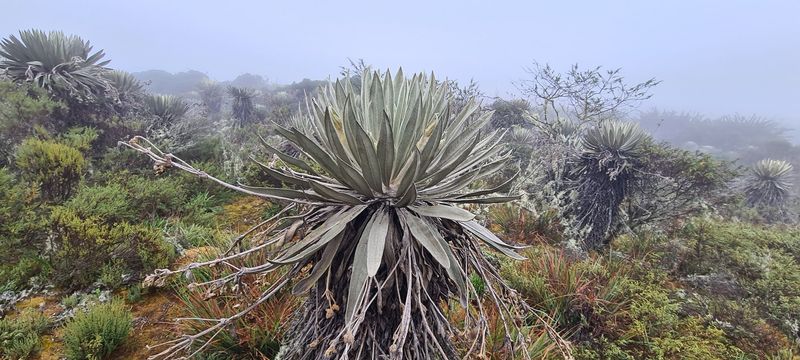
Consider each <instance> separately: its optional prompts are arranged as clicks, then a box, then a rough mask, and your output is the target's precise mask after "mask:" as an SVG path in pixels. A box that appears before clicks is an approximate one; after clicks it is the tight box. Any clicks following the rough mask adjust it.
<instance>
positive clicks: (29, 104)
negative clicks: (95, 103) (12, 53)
mask: <svg viewBox="0 0 800 360" xmlns="http://www.w3.org/2000/svg"><path fill="white" fill-rule="evenodd" d="M61 107H62V105H61V104H59V103H58V102H55V101H52V100H50V98H49V96H48V95H47V93H46V92H45V91H44V90H42V89H40V88H37V87H34V86H30V85H28V84H24V85H21V84H14V83H11V82H8V81H0V166H4V165H8V164H9V163H11V162H12V158H11V157H12V150H13V149H14V146H15V145H16V144H18V143H19V142H20V141H22V139H23V138H25V137H28V136H30V135H31V134H32V131H33V128H34V127H35V126H41V125H46V124H50V123H52V121H51V120H50V115H51V114H52V113H53V111H55V110H56V109H59V108H61Z"/></svg>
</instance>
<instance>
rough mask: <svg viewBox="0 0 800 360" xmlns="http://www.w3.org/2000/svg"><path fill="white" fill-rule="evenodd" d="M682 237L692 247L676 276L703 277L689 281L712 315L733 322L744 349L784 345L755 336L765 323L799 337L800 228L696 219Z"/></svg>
mask: <svg viewBox="0 0 800 360" xmlns="http://www.w3.org/2000/svg"><path fill="white" fill-rule="evenodd" d="M678 235H679V236H681V237H682V238H685V239H686V245H687V249H688V250H687V251H686V252H685V254H684V255H683V256H682V257H681V261H680V262H679V265H678V269H677V271H676V272H677V274H676V275H677V276H681V277H687V278H697V279H705V280H704V281H699V280H698V281H692V282H688V283H687V285H688V287H689V288H690V289H691V290H692V291H694V292H696V293H698V296H702V297H703V298H704V301H705V302H706V303H708V304H709V305H710V306H706V307H707V308H708V310H706V312H707V313H708V315H709V316H713V317H715V318H718V319H720V320H721V321H725V322H727V323H730V327H731V331H735V332H736V336H735V338H736V339H737V341H740V342H742V343H746V344H743V345H742V346H743V347H747V348H752V349H761V350H767V349H766V346H765V344H770V343H772V344H774V346H773V347H772V348H770V349H768V350H769V351H766V354H769V353H770V352H775V351H777V348H779V347H781V346H782V344H780V343H776V342H775V341H774V340H773V339H767V338H764V337H759V336H757V331H756V330H757V329H756V328H757V327H763V326H765V325H759V324H761V323H764V322H765V324H766V325H769V326H772V327H776V328H778V329H780V330H781V331H782V332H783V333H784V334H785V336H787V337H789V339H791V340H795V339H797V330H796V326H797V325H796V324H798V323H800V242H798V239H800V229H797V228H795V227H784V226H767V225H753V224H748V223H742V222H730V221H721V220H714V219H702V218H697V219H693V220H692V221H689V222H688V223H687V224H686V225H685V226H684V227H683V228H682V229H681V230H680V231H679V232H678ZM732 304H736V306H732ZM766 333H769V331H766ZM775 335H776V334H769V337H772V338H774V337H775ZM766 354H765V356H766Z"/></svg>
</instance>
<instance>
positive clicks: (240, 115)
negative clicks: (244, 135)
mask: <svg viewBox="0 0 800 360" xmlns="http://www.w3.org/2000/svg"><path fill="white" fill-rule="evenodd" d="M228 95H230V96H231V98H233V103H232V104H231V115H232V116H233V118H234V119H235V120H236V126H238V127H244V126H245V125H247V124H250V123H251V122H252V121H253V120H254V119H255V107H254V106H253V98H254V97H255V96H256V92H255V91H253V90H250V89H247V88H239V87H235V86H229V87H228Z"/></svg>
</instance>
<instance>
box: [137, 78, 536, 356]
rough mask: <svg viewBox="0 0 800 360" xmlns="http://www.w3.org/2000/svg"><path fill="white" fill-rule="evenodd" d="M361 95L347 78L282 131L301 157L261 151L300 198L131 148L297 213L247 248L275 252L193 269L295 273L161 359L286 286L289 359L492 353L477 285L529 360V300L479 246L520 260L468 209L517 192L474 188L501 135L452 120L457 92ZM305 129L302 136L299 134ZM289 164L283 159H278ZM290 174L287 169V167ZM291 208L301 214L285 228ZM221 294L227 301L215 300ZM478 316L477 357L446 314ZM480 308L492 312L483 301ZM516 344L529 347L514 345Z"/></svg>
mask: <svg viewBox="0 0 800 360" xmlns="http://www.w3.org/2000/svg"><path fill="white" fill-rule="evenodd" d="M360 75H361V76H360V86H359V87H358V90H356V88H355V87H354V86H353V84H352V82H351V80H350V79H343V80H340V81H336V82H335V83H329V84H328V85H327V86H326V87H325V88H324V89H322V91H321V94H320V95H319V96H318V97H317V98H316V99H314V100H313V101H311V102H310V104H308V106H307V111H306V112H305V113H304V114H302V115H301V118H299V119H295V121H294V122H293V123H294V124H295V125H293V126H292V127H291V128H283V127H280V126H277V131H278V133H279V134H280V135H282V136H283V137H285V138H286V139H287V140H289V141H291V142H292V143H294V144H295V145H296V146H297V148H299V149H300V150H301V155H300V156H298V157H292V156H289V155H287V154H285V153H282V152H280V151H279V150H278V149H276V148H273V147H272V146H270V145H268V144H267V143H266V141H264V146H265V148H266V149H267V151H268V152H269V153H271V154H272V155H273V156H274V158H273V161H272V162H273V164H276V165H274V166H273V165H264V164H263V163H262V166H263V168H264V169H263V170H264V171H265V172H266V173H267V174H269V175H271V176H272V177H274V178H276V179H279V180H280V181H281V182H283V183H285V184H288V185H291V188H264V187H253V186H245V185H233V184H228V183H225V182H223V181H221V180H218V179H216V178H214V177H212V176H210V175H208V174H206V173H204V172H202V171H200V170H198V169H195V168H193V167H191V166H190V165H188V164H187V163H186V162H184V161H182V160H180V159H179V158H176V157H175V156H173V155H171V154H164V153H163V152H161V151H160V150H158V149H157V148H155V146H153V144H152V143H149V142H147V141H146V140H145V139H143V138H134V139H132V140H131V141H129V142H127V143H126V145H127V146H129V147H131V148H133V149H135V150H138V151H140V152H142V153H145V154H147V155H148V156H150V157H151V158H152V159H153V160H154V161H155V162H156V166H157V167H158V168H161V169H163V168H166V167H176V168H179V169H182V170H185V171H188V172H190V173H194V174H196V175H199V176H203V177H207V178H209V179H211V180H212V181H215V182H217V183H219V184H221V185H223V186H226V187H228V188H232V189H235V190H238V191H241V192H243V193H246V194H250V195H255V196H260V197H264V198H267V199H271V200H278V201H285V202H288V203H289V205H288V206H287V207H286V208H285V209H284V211H282V212H281V213H279V214H278V215H276V217H275V218H273V219H270V220H267V221H265V222H264V223H262V224H260V225H259V226H257V227H255V228H253V229H251V230H249V231H247V232H245V233H244V234H243V235H242V236H240V237H239V238H238V239H239V240H240V239H242V238H243V237H244V236H248V235H250V234H252V233H254V232H255V231H256V230H257V229H260V228H261V227H266V228H265V229H262V230H261V231H262V232H263V231H266V232H267V233H268V234H270V236H269V237H267V238H266V239H267V240H265V241H263V242H261V243H258V244H257V245H254V246H252V247H250V248H249V249H247V250H244V251H241V252H239V253H229V254H226V255H224V256H222V257H220V258H218V259H216V260H213V261H209V262H205V263H198V264H191V265H189V267H188V268H190V269H191V268H197V267H200V266H210V265H216V266H227V265H226V264H229V262H228V260H230V259H234V258H238V257H243V256H247V255H248V254H252V253H254V252H257V251H265V250H267V249H271V250H270V251H274V252H273V253H271V254H273V255H272V260H270V261H268V262H266V263H264V264H262V265H259V266H256V267H251V268H240V269H233V273H232V274H230V275H228V276H225V277H223V278H221V279H216V280H214V281H212V282H209V283H206V284H196V285H197V286H217V287H225V286H228V285H230V286H233V284H236V283H237V282H238V281H239V280H240V279H241V278H242V277H244V276H246V275H248V274H261V273H266V272H271V271H276V270H278V269H281V268H283V269H288V271H287V272H286V274H285V275H284V276H282V277H281V278H280V280H278V281H277V282H275V283H274V284H273V285H272V286H271V287H270V288H269V289H267V290H266V291H265V292H264V293H263V297H262V298H261V299H260V300H258V301H257V302H256V303H254V304H251V305H250V306H249V307H245V308H244V310H243V311H242V312H241V313H238V314H235V315H233V316H232V317H229V318H224V319H216V320H213V319H212V320H208V321H210V326H209V328H208V329H207V330H205V331H203V332H202V333H198V334H192V335H184V336H182V337H180V338H179V339H176V340H174V341H172V342H168V343H166V344H161V346H164V347H166V349H165V350H163V351H162V352H161V353H159V354H157V355H155V356H154V357H171V356H177V355H176V354H179V353H185V352H188V353H191V351H194V350H193V349H195V348H196V346H194V345H193V343H194V342H196V341H198V340H197V339H198V338H201V337H202V336H208V335H213V334H215V333H218V332H220V331H227V330H226V328H227V327H228V326H231V324H232V323H233V321H234V320H235V319H237V318H240V317H242V316H245V315H246V314H247V312H248V311H249V310H250V309H253V308H254V307H256V306H258V305H259V304H260V303H262V302H263V301H266V300H268V299H269V298H270V296H272V295H273V294H275V293H276V292H278V291H279V290H281V289H282V288H284V287H286V286H287V284H290V282H291V283H292V284H293V292H294V293H295V294H298V295H304V294H307V295H308V297H307V298H306V300H305V304H304V306H302V307H301V309H300V310H298V312H297V313H296V314H295V318H294V320H293V325H292V326H291V329H290V330H289V333H288V335H287V339H288V340H287V343H286V344H285V345H284V349H282V352H283V353H285V354H286V355H285V357H284V358H287V359H330V358H338V359H348V358H352V359H365V358H369V359H373V358H388V359H437V358H439V359H453V358H459V357H463V356H466V357H467V358H469V357H470V356H476V354H478V355H487V354H486V353H485V352H486V351H487V348H486V341H487V338H488V337H489V336H490V334H489V332H488V330H489V325H488V322H487V316H488V315H487V313H486V311H488V309H485V308H484V307H483V305H470V304H472V303H474V300H477V299H478V294H477V292H476V289H475V288H474V287H473V285H472V282H471V281H469V279H470V277H473V276H477V277H479V278H481V279H482V280H483V282H484V283H485V284H486V285H485V290H484V291H485V294H486V295H484V298H486V299H488V300H489V301H490V302H491V303H493V304H494V306H496V309H497V310H496V313H497V314H499V315H497V316H499V318H500V319H501V320H502V322H503V325H504V326H505V333H506V336H507V340H508V344H509V346H510V347H511V348H512V352H511V353H514V354H517V355H518V356H522V357H527V354H526V353H525V350H524V349H525V334H526V332H525V331H524V329H523V328H522V327H521V326H522V324H521V322H522V321H524V320H523V319H525V318H526V317H530V316H531V313H530V312H529V310H530V309H529V308H526V307H525V305H524V302H523V301H521V299H520V297H519V296H518V294H517V293H516V292H515V291H513V290H512V289H510V288H508V287H507V286H506V285H505V283H504V282H503V280H502V279H501V278H500V276H499V274H498V272H497V271H496V269H495V267H494V266H493V265H492V264H491V263H490V262H489V261H488V260H487V258H486V257H485V255H484V253H483V251H482V246H481V244H485V245H487V246H488V248H490V249H493V250H495V251H497V252H499V253H501V254H504V255H506V256H508V257H511V258H513V259H523V258H522V257H521V256H520V255H518V254H517V253H516V251H515V250H516V249H518V248H516V247H514V246H512V245H509V244H506V243H504V242H503V241H501V240H500V239H499V238H498V237H497V236H495V235H494V234H492V233H491V232H490V231H489V230H487V229H486V228H484V227H483V226H481V225H480V224H479V223H478V222H476V221H475V220H474V215H473V214H471V213H470V212H468V211H466V210H464V209H462V208H460V207H459V204H487V203H502V202H507V201H510V200H512V199H515V197H513V196H505V195H493V194H495V193H498V192H503V191H504V190H505V189H507V188H508V186H509V185H510V180H509V181H507V182H505V183H503V184H500V185H498V186H497V187H494V188H485V189H469V185H470V184H473V183H475V181H477V180H479V179H482V178H485V177H487V176H490V175H492V174H495V173H496V172H497V171H498V169H500V168H501V167H502V166H503V165H504V163H505V162H506V160H507V159H508V158H509V153H508V152H507V151H505V150H504V149H503V147H502V145H501V138H502V135H503V134H501V133H499V132H497V131H495V132H492V133H489V134H487V135H483V134H481V132H480V129H481V128H483V125H484V124H486V122H488V121H489V120H490V117H491V114H490V113H479V112H478V109H479V106H478V105H477V104H476V103H475V102H474V101H471V102H470V103H469V105H468V106H466V107H464V108H463V110H461V111H460V112H458V113H456V114H451V113H450V112H449V110H448V109H449V104H448V102H449V96H450V95H449V93H448V91H447V88H446V85H445V84H443V83H441V82H437V81H436V80H435V79H434V78H433V76H430V77H427V76H424V75H414V76H413V77H412V78H411V79H408V78H406V77H404V75H403V73H402V71H398V72H397V73H396V75H395V76H392V75H391V74H390V73H389V72H388V71H387V72H386V73H383V74H381V73H378V72H374V73H373V72H370V71H365V72H364V73H363V74H360ZM300 129H302V130H300ZM277 159H279V160H280V161H278V160H277ZM281 163H282V164H283V165H282V166H281V165H280V164H281ZM292 208H294V209H295V210H296V211H297V213H298V214H299V215H295V216H287V217H283V218H280V216H283V214H285V213H286V212H287V211H288V210H289V209H292ZM184 271H186V268H184V269H180V270H176V271H170V270H161V271H158V272H156V273H155V274H153V275H151V276H150V277H148V279H147V280H146V283H150V284H156V285H158V284H159V283H162V284H163V283H164V282H165V279H166V277H167V276H170V275H174V274H182V273H183V272H184ZM215 291H216V290H215ZM456 299H457V300H459V301H460V303H461V305H462V306H465V307H466V306H470V307H471V310H470V311H466V312H465V314H466V315H465V316H466V319H465V324H466V326H467V327H468V329H467V330H468V331H469V334H473V335H470V339H469V343H470V344H471V346H469V348H467V349H461V350H462V351H461V354H460V355H459V350H457V349H456V348H455V346H454V344H453V342H452V337H453V336H454V334H455V329H454V328H453V327H452V325H451V324H450V323H449V322H448V320H447V318H446V316H445V315H444V312H443V309H442V306H443V304H447V303H448V302H449V301H450V300H456ZM477 304H481V302H480V301H478V302H477ZM517 345H518V346H517Z"/></svg>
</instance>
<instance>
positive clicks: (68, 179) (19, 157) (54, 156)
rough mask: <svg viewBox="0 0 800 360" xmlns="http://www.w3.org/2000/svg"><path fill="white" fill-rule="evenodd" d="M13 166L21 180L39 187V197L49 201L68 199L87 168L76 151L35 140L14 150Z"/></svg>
mask: <svg viewBox="0 0 800 360" xmlns="http://www.w3.org/2000/svg"><path fill="white" fill-rule="evenodd" d="M16 164H17V167H18V168H19V169H20V172H21V173H22V175H23V178H24V179H25V180H27V181H30V182H32V183H35V184H39V186H40V188H41V191H42V195H43V196H44V198H45V199H46V200H49V201H63V200H66V199H67V198H69V196H70V195H72V193H73V192H74V190H75V188H76V187H77V185H78V183H79V182H80V181H81V178H82V176H83V172H84V170H85V169H86V167H87V165H88V164H87V162H86V159H84V158H83V155H82V154H81V152H80V151H79V150H77V149H75V148H73V147H70V146H67V145H64V144H61V143H58V142H55V141H52V140H39V139H35V138H28V139H26V140H25V141H23V142H22V144H20V146H19V147H18V148H17V152H16Z"/></svg>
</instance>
